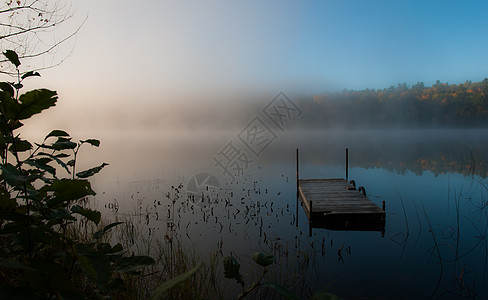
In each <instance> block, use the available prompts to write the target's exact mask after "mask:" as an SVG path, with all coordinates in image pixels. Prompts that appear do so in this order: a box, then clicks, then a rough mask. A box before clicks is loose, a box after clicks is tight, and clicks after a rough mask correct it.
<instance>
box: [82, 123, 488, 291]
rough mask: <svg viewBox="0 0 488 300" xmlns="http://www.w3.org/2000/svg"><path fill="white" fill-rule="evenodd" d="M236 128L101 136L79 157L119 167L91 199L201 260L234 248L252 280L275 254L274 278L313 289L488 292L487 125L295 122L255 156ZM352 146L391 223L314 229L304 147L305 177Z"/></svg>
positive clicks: (354, 162)
mask: <svg viewBox="0 0 488 300" xmlns="http://www.w3.org/2000/svg"><path fill="white" fill-rule="evenodd" d="M238 134H239V131H236V132H232V131H230V132H225V131H224V132H218V133H216V132H214V133H208V132H205V133H203V132H200V133H185V132H176V133H175V132H173V133H145V134H125V135H122V134H119V135H107V136H105V137H103V136H102V137H100V138H101V140H102V147H101V149H100V151H90V155H91V154H93V155H94V156H93V157H91V156H90V155H87V156H86V157H85V159H84V161H83V163H86V164H87V165H89V164H93V162H94V161H97V162H100V158H102V159H101V160H103V161H107V162H108V163H110V166H109V167H108V168H106V169H105V170H103V172H102V173H101V174H99V175H98V177H97V178H96V179H95V180H94V187H95V190H96V191H97V192H98V195H97V196H96V197H95V198H94V199H93V200H94V201H93V205H95V206H96V207H97V208H99V209H100V210H102V211H103V212H104V213H105V215H106V217H107V218H110V219H123V218H130V219H131V220H132V221H133V223H134V224H135V227H136V230H138V231H139V232H143V233H144V235H145V236H146V237H151V238H153V239H159V240H161V241H163V240H164V236H165V235H167V236H171V237H173V238H178V239H179V240H180V242H182V243H183V244H184V245H186V246H187V247H189V248H192V249H195V251H196V252H197V253H198V255H200V256H201V257H202V259H205V257H206V255H208V254H210V253H215V252H218V253H219V255H222V256H227V255H230V254H231V253H232V254H233V255H234V256H236V257H237V258H238V260H239V261H240V262H241V264H242V265H243V270H242V273H243V275H244V278H246V276H250V274H251V273H252V272H253V271H255V270H256V269H255V268H253V263H251V262H252V260H251V258H250V256H251V255H252V254H253V253H254V252H256V251H265V252H270V253H274V254H275V255H276V257H277V263H276V264H275V265H274V267H273V270H272V272H271V273H270V276H271V277H273V278H277V279H278V280H281V282H285V284H288V285H290V286H291V285H294V286H295V289H296V291H297V292H298V293H301V295H302V296H303V297H304V298H306V297H308V296H309V295H310V293H311V292H316V291H322V290H324V289H326V288H328V291H329V292H332V293H335V294H337V295H339V296H341V297H343V298H345V299H428V298H441V299H458V298H463V299H465V298H468V299H469V298H476V299H486V298H488V288H487V286H488V285H487V278H486V275H487V266H488V263H487V260H488V247H487V243H486V236H487V230H488V180H487V179H486V178H485V177H486V176H487V175H488V173H487V169H486V162H487V158H488V149H487V148H488V142H487V139H486V136H485V131H483V130H469V131H467V130H389V131H378V130H370V131H367V130H363V131H358V130H356V131H339V130H331V131H316V132H311V131H306V132H305V131H286V132H281V133H280V134H279V135H277V137H276V138H275V139H273V140H272V141H271V142H269V143H268V144H267V145H266V147H264V148H263V147H261V148H260V149H259V151H260V152H259V154H258V155H256V153H253V151H252V150H251V148H247V147H246V145H245V144H244V143H243V141H242V140H241V139H239V137H238ZM263 143H264V142H263ZM262 145H263V144H261V146H262ZM346 147H348V148H349V162H350V169H349V179H354V180H355V181H356V183H357V184H358V185H361V186H364V187H365V188H366V192H367V194H368V197H369V199H370V200H372V201H373V202H374V203H376V204H377V205H378V206H380V207H381V203H382V201H385V202H386V230H385V232H384V233H383V234H382V233H381V232H367V231H363V232H355V231H330V230H326V229H317V228H314V229H313V230H312V236H311V237H309V236H308V233H309V224H308V221H307V219H306V216H305V215H304V213H303V210H302V208H301V207H299V209H298V215H297V214H296V181H295V180H296V177H295V172H296V171H295V149H296V148H300V153H301V155H300V176H301V178H331V177H332V178H338V177H344V176H345V171H344V149H345V148H346ZM254 150H256V149H254ZM236 153H237V154H236ZM231 163H234V164H233V165H232V164H231ZM225 164H227V166H228V167H229V170H230V174H229V173H225V168H223V167H222V165H225ZM237 166H238V167H237ZM297 218H298V226H296V220H297ZM168 224H170V226H168ZM134 242H135V243H136V241H134ZM339 249H341V250H340V255H339ZM225 280H227V281H228V284H227V286H229V287H236V288H237V287H238V285H237V283H235V282H234V281H232V280H228V279H225Z"/></svg>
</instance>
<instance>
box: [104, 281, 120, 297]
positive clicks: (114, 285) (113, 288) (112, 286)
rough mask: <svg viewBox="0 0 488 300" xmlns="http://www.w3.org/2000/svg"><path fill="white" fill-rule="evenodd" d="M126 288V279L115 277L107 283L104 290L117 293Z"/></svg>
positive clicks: (108, 292)
mask: <svg viewBox="0 0 488 300" xmlns="http://www.w3.org/2000/svg"><path fill="white" fill-rule="evenodd" d="M124 290H125V284H124V281H123V280H122V279H120V278H115V279H113V280H112V281H110V282H109V283H107V285H105V287H104V289H103V291H104V292H105V293H107V294H115V293H120V292H122V291H124Z"/></svg>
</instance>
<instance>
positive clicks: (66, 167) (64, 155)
mask: <svg viewBox="0 0 488 300" xmlns="http://www.w3.org/2000/svg"><path fill="white" fill-rule="evenodd" d="M36 145H38V144H36ZM38 146H42V145H38ZM61 154H63V155H52V154H49V153H45V152H40V153H39V155H45V156H47V157H50V158H52V159H53V160H54V161H55V162H57V163H58V164H59V165H60V166H62V167H63V168H64V169H65V170H66V172H68V174H71V172H70V170H69V168H68V166H67V165H66V164H65V163H64V162H63V161H62V160H60V159H59V158H64V157H67V156H69V155H66V154H64V153H61Z"/></svg>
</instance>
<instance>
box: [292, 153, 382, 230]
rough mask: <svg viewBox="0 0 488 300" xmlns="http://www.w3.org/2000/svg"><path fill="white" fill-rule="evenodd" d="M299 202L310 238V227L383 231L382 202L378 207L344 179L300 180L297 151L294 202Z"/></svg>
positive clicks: (352, 183) (360, 190) (361, 190)
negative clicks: (305, 217)
mask: <svg viewBox="0 0 488 300" xmlns="http://www.w3.org/2000/svg"><path fill="white" fill-rule="evenodd" d="M346 170H347V169H346ZM346 174H347V171H346ZM298 199H299V200H300V203H301V206H302V207H303V209H304V211H305V214H306V216H307V218H308V220H309V224H310V232H309V234H310V235H311V229H312V227H313V228H326V229H331V230H361V231H381V232H382V233H384V231H385V218H386V214H385V207H384V202H383V208H380V207H378V206H377V205H376V204H374V203H373V202H371V200H369V199H368V198H367V197H366V191H365V189H364V188H363V187H360V188H358V189H356V186H355V183H354V182H353V181H351V182H348V181H347V179H343V178H333V179H299V178H298V151H297V201H298ZM297 204H298V202H297ZM297 213H298V206H297Z"/></svg>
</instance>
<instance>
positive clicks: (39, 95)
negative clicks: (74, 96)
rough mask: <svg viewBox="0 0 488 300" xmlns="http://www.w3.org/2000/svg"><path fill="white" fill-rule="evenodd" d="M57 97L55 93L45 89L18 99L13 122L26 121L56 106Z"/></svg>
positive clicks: (30, 92) (34, 91) (31, 92)
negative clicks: (18, 103)
mask: <svg viewBox="0 0 488 300" xmlns="http://www.w3.org/2000/svg"><path fill="white" fill-rule="evenodd" d="M57 99H58V97H57V94H56V92H55V91H50V90H46V89H40V90H33V91H29V92H27V93H25V94H23V95H21V96H20V97H19V102H20V106H19V108H18V111H17V112H16V114H15V118H14V119H15V120H24V119H28V118H30V117H31V116H33V115H35V114H38V113H40V112H41V111H43V110H45V109H47V108H49V107H51V106H54V105H56V101H57Z"/></svg>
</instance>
